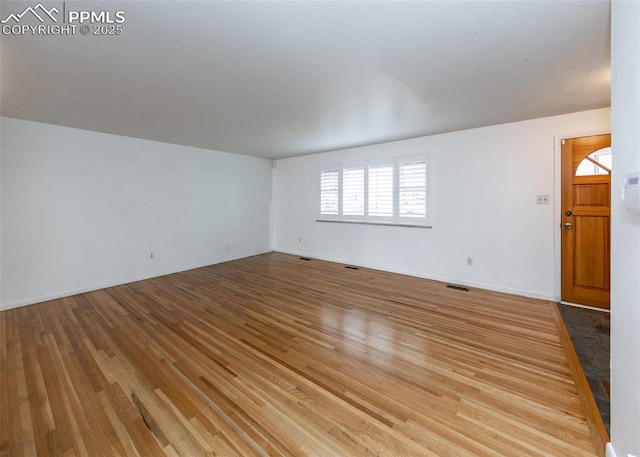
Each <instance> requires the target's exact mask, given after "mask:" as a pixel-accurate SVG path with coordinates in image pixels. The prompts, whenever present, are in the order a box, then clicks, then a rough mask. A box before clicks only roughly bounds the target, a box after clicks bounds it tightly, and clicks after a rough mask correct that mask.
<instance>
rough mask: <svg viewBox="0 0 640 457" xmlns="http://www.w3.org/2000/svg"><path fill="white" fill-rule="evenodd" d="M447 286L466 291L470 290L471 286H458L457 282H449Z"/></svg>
mask: <svg viewBox="0 0 640 457" xmlns="http://www.w3.org/2000/svg"><path fill="white" fill-rule="evenodd" d="M447 288H448V289H455V290H462V291H464V292H469V288H468V287H464V286H457V285H455V284H447Z"/></svg>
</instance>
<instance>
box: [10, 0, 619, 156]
mask: <svg viewBox="0 0 640 457" xmlns="http://www.w3.org/2000/svg"><path fill="white" fill-rule="evenodd" d="M35 3H36V2H31V3H30V2H27V3H24V2H23V3H20V4H19V5H18V6H16V5H15V4H12V3H11V2H6V1H3V2H2V11H1V12H0V13H1V14H0V15H1V16H2V18H3V19H4V18H5V17H6V16H7V14H8V13H9V12H12V11H15V10H16V9H18V10H22V9H24V6H25V5H28V4H35ZM43 3H44V4H45V5H48V4H56V2H49V3H47V2H43ZM57 3H58V4H60V3H61V2H57ZM89 5H90V6H91V10H94V11H99V10H102V9H104V10H111V11H115V10H123V11H125V13H126V22H125V23H124V25H123V30H124V33H123V34H122V35H121V36H99V37H93V36H82V35H79V34H76V36H71V37H62V36H50V37H42V36H39V37H38V36H36V37H29V36H20V37H15V36H2V44H1V46H2V48H1V52H2V62H1V63H2V67H1V84H2V85H1V88H2V94H1V95H2V98H1V103H2V105H1V108H2V114H3V115H4V116H9V117H16V118H20V119H29V120H33V121H39V122H46V123H51V124H59V125H65V126H71V127H77V128H81V129H87V130H95V131H100V132H107V133H113V134H119V135H126V136H132V137H139V138H147V139H153V140H158V141H164V142H169V143H176V144H183V145H189V146H198V147H203V148H208V149H214V150H221V151H227V152H235V153H241V154H249V155H255V156H261V157H267V158H272V159H275V158H281V157H290V156H295V155H302V154H309V153H314V152H320V151H327V150H333V149H340V148H345V147H351V146H358V145H365V144H371V143H378V142H384V141H390V140H397V139H403V138H410V137H416V136H422V135H430V134H435V133H442V132H448V131H454V130H461V129H467V128H472V127H480V126H486V125H492V124H499V123H504V122H511V121H518V120H524V119H531V118H536V117H542V116H548V115H555V114H563V113H568V112H574V111H581V110H586V109H592V108H600V107H605V106H609V105H610V53H609V43H610V41H609V35H610V27H609V23H610V18H609V2H608V1H587V0H581V1H539V0H536V1H527V0H524V1H472V2H471V1H455V2H454V1H429V2H391V1H389V2H169V1H166V2H107V3H104V2H103V3H100V2H71V1H67V2H66V4H65V7H66V8H67V10H71V9H73V8H76V9H88V8H87V6H89Z"/></svg>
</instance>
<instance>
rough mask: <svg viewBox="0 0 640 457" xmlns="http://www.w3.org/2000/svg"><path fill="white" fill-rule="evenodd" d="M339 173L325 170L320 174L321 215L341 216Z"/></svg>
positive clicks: (335, 170)
mask: <svg viewBox="0 0 640 457" xmlns="http://www.w3.org/2000/svg"><path fill="white" fill-rule="evenodd" d="M339 182H340V181H339V171H338V170H337V169H334V170H323V171H321V172H320V214H323V215H336V216H337V215H338V214H339V210H340V208H339V206H338V202H339V198H338V196H339V193H338V190H339V187H338V186H339Z"/></svg>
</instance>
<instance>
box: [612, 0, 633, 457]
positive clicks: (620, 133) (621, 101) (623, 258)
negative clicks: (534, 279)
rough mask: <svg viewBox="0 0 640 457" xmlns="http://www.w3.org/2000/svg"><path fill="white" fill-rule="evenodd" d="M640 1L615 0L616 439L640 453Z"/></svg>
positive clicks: (623, 450) (619, 447) (623, 451)
mask: <svg viewBox="0 0 640 457" xmlns="http://www.w3.org/2000/svg"><path fill="white" fill-rule="evenodd" d="M638 24H640V2H631V1H613V2H612V35H611V46H612V56H611V68H612V84H611V87H612V92H611V108H612V126H613V136H612V138H613V140H612V141H613V145H612V149H613V177H612V195H613V198H612V208H611V240H612V242H611V442H612V444H613V446H614V448H615V452H616V454H617V455H618V456H620V457H623V456H624V457H626V456H627V455H628V454H629V455H635V456H640V213H634V212H631V211H628V210H625V209H624V208H623V206H622V201H621V199H620V191H621V186H622V182H623V179H624V175H625V174H626V173H629V172H632V171H638V170H640V129H639V128H638V125H639V123H640V28H639V27H638Z"/></svg>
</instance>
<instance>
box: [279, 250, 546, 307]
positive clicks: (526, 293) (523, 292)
mask: <svg viewBox="0 0 640 457" xmlns="http://www.w3.org/2000/svg"><path fill="white" fill-rule="evenodd" d="M276 252H281V253H283V254H291V255H295V256H300V257H310V258H313V259H318V260H325V261H327V262H334V263H342V264H346V265H353V266H356V267H362V268H370V269H372V270H380V271H387V272H389V273H397V274H401V275H406V276H413V277H415V278H422V279H430V280H432V281H439V282H443V283H448V284H449V283H455V284H459V285H462V286H467V287H474V288H477V289H483V290H487V291H493V292H501V293H505V294H512V295H519V296H521V297H527V298H535V299H538V300H546V301H554V298H553V295H550V294H541V293H538V292H533V291H530V290H524V289H516V288H512V287H502V286H496V285H494V284H487V283H482V282H475V281H463V280H460V279H459V278H451V277H448V276H440V275H430V274H422V273H416V272H415V271H410V270H404V269H401V268H400V269H395V268H392V269H390V268H387V267H384V266H382V265H377V264H375V263H371V264H369V263H354V262H351V261H349V260H347V259H340V258H337V257H327V256H319V255H315V254H309V253H308V252H302V251H294V250H289V249H276Z"/></svg>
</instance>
